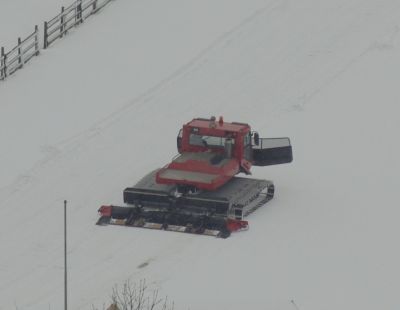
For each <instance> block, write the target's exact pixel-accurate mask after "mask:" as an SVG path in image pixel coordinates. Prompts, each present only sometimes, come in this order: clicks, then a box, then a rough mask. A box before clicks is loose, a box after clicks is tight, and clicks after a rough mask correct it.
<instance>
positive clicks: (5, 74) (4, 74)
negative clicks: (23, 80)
mask: <svg viewBox="0 0 400 310" xmlns="http://www.w3.org/2000/svg"><path fill="white" fill-rule="evenodd" d="M1 55H2V56H3V64H4V68H3V76H4V78H6V77H7V54H6V53H5V52H4V47H2V48H1Z"/></svg>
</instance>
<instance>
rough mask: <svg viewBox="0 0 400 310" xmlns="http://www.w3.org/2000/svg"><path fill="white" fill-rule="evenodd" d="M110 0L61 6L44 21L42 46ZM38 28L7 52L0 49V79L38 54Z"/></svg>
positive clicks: (57, 37)
mask: <svg viewBox="0 0 400 310" xmlns="http://www.w3.org/2000/svg"><path fill="white" fill-rule="evenodd" d="M111 1H112V0H75V1H74V2H73V3H72V4H71V5H69V6H67V7H62V8H61V12H60V13H59V14H57V15H56V16H54V17H53V18H52V19H50V20H48V21H45V22H44V29H43V30H44V35H43V48H44V49H46V48H48V47H49V46H50V44H52V43H53V42H54V41H56V40H57V39H59V38H62V37H63V36H64V35H65V34H67V33H68V31H69V30H70V29H71V28H73V27H75V26H77V25H78V24H80V23H83V21H84V20H85V19H87V18H88V17H89V16H91V15H93V14H95V13H97V12H98V11H99V10H101V9H102V8H103V7H105V6H106V5H107V4H108V3H109V2H111ZM39 51H40V47H39V28H38V26H35V31H34V32H33V33H31V34H30V35H29V36H27V37H26V38H25V39H23V40H21V38H18V44H17V45H16V46H15V47H14V48H12V49H11V50H10V51H9V52H6V51H5V49H4V47H1V49H0V80H4V79H5V78H6V77H7V76H9V75H11V74H13V73H14V72H15V71H17V70H18V69H21V68H22V67H23V66H24V64H26V63H27V62H28V61H30V60H31V59H32V57H34V56H37V55H39Z"/></svg>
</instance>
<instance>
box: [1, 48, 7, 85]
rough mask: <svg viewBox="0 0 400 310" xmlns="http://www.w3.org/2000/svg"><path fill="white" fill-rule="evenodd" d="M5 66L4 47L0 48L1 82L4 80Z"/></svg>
mask: <svg viewBox="0 0 400 310" xmlns="http://www.w3.org/2000/svg"><path fill="white" fill-rule="evenodd" d="M3 65H4V68H3ZM5 66H6V62H5V58H4V47H1V53H0V68H1V70H0V79H1V80H4V78H5V76H6V75H5V74H4V71H5Z"/></svg>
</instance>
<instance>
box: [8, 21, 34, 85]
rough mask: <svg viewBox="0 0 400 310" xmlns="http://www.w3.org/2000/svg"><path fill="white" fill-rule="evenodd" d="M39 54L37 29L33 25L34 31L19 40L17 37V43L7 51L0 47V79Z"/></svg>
mask: <svg viewBox="0 0 400 310" xmlns="http://www.w3.org/2000/svg"><path fill="white" fill-rule="evenodd" d="M37 55H39V29H38V26H35V31H34V32H33V33H31V34H30V35H29V36H27V37H26V38H25V39H23V40H21V38H18V44H17V46H15V47H14V48H12V49H11V50H10V51H9V52H5V50H4V47H2V48H1V54H0V80H4V79H5V78H6V77H7V76H8V75H11V74H13V73H14V72H15V71H17V70H18V69H21V68H22V67H23V66H24V64H26V63H27V62H28V61H29V60H31V59H32V57H33V56H37Z"/></svg>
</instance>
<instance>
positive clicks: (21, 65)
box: [18, 38, 24, 68]
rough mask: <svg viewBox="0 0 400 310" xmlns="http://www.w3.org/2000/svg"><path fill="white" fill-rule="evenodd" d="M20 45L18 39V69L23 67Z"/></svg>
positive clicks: (19, 39)
mask: <svg viewBox="0 0 400 310" xmlns="http://www.w3.org/2000/svg"><path fill="white" fill-rule="evenodd" d="M21 43H22V41H21V38H18V63H19V66H18V68H21V67H23V66H24V63H23V59H22V48H21Z"/></svg>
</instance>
